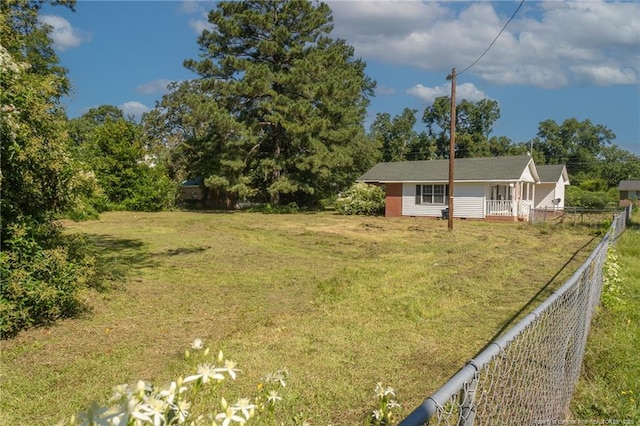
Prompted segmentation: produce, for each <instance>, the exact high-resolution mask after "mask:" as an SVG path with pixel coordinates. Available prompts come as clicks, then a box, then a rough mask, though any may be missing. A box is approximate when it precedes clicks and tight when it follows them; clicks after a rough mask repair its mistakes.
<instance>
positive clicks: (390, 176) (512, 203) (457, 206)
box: [357, 155, 568, 220]
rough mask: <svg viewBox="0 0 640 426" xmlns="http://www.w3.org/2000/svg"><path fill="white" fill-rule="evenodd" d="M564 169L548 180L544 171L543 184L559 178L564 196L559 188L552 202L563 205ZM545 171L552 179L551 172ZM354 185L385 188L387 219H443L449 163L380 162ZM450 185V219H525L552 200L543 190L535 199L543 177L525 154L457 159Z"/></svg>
mask: <svg viewBox="0 0 640 426" xmlns="http://www.w3.org/2000/svg"><path fill="white" fill-rule="evenodd" d="M562 170H564V171H560V170H558V176H556V177H555V178H554V177H551V178H549V179H547V176H546V172H547V170H545V180H553V181H554V182H553V187H554V190H555V185H556V184H558V185H559V184H560V181H561V180H562V184H563V185H562V187H563V189H562V193H561V192H560V190H559V187H558V194H556V193H555V192H554V193H553V197H554V198H553V199H556V198H561V201H564V200H563V199H564V192H563V191H564V184H565V182H566V183H567V184H568V177H567V175H566V169H562ZM548 172H549V176H553V175H555V169H554V170H551V169H550V168H549V170H548ZM357 181H358V182H365V183H370V184H375V185H384V187H385V190H386V198H385V216H387V217H398V216H427V217H442V216H443V215H444V213H445V212H444V210H445V209H446V208H447V206H448V202H449V185H448V181H449V160H428V161H403V162H392V163H379V164H376V165H375V166H374V167H373V168H372V169H371V170H369V171H368V172H366V173H365V174H364V175H362V176H360V178H358V179H357ZM551 183H552V182H545V184H546V185H547V186H551ZM454 184H455V186H454V208H453V215H454V217H457V218H468V219H495V220H528V218H529V213H530V210H531V209H532V208H535V207H536V206H537V205H544V203H545V202H546V201H545V200H546V199H547V197H550V196H551V195H550V191H551V189H550V188H546V187H543V189H542V191H543V194H542V195H541V196H540V197H538V198H536V190H537V188H538V186H540V184H541V179H540V176H539V173H538V168H537V167H536V165H535V163H534V161H533V158H531V156H529V155H519V156H510V157H487V158H461V159H456V160H455V164H454ZM537 199H538V200H539V203H538V204H536V200H537ZM558 205H559V204H558Z"/></svg>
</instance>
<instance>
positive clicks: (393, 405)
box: [387, 399, 400, 410]
mask: <svg viewBox="0 0 640 426" xmlns="http://www.w3.org/2000/svg"><path fill="white" fill-rule="evenodd" d="M387 408H389V409H390V410H393V409H394V408H400V404H398V402H397V401H396V400H395V399H392V400H390V401H389V402H388V403H387Z"/></svg>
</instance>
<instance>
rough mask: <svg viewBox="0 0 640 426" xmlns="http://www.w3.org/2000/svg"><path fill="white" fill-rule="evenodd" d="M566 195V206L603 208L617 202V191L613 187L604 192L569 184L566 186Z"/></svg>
mask: <svg viewBox="0 0 640 426" xmlns="http://www.w3.org/2000/svg"><path fill="white" fill-rule="evenodd" d="M566 197H567V207H588V208H594V209H603V208H607V207H609V206H611V205H614V204H616V203H617V199H618V198H617V197H618V192H617V190H616V189H615V188H612V190H609V191H606V192H605V191H588V190H585V189H582V188H579V187H572V186H570V187H568V188H567V192H566Z"/></svg>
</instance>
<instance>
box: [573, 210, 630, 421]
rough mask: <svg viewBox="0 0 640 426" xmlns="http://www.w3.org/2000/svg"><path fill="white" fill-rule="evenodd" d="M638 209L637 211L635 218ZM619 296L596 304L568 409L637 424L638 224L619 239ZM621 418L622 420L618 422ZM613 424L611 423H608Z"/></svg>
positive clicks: (582, 416) (585, 416) (578, 414)
mask: <svg viewBox="0 0 640 426" xmlns="http://www.w3.org/2000/svg"><path fill="white" fill-rule="evenodd" d="M637 215H638V213H636V216H637ZM615 250H616V252H617V256H618V258H619V262H618V263H619V265H620V276H621V279H622V284H621V286H620V294H619V300H618V301H617V302H613V303H611V305H610V306H607V307H600V308H599V310H598V314H597V315H596V317H595V319H594V321H593V324H592V328H591V332H590V334H589V340H588V341H587V349H586V353H585V359H584V366H583V373H582V378H581V380H580V382H579V383H578V388H577V392H576V396H575V398H574V401H573V403H572V411H573V413H574V416H575V418H576V419H580V420H584V421H587V420H603V421H607V420H612V421H613V420H618V421H619V423H620V424H633V425H636V424H640V222H638V219H637V218H636V221H635V222H632V223H631V226H630V227H629V228H628V229H627V231H626V232H625V233H624V234H623V235H622V237H621V238H620V239H619V240H618V242H617V244H616V246H615ZM622 422H625V423H622ZM611 424H614V423H611Z"/></svg>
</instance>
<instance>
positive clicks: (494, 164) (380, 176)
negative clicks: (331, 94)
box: [357, 155, 538, 183]
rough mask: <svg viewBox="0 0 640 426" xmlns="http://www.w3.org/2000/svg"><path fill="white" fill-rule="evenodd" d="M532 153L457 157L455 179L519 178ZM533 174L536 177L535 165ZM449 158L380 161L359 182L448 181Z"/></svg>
mask: <svg viewBox="0 0 640 426" xmlns="http://www.w3.org/2000/svg"><path fill="white" fill-rule="evenodd" d="M530 162H531V163H533V160H532V158H531V157H530V156H529V155H518V156H511V157H482V158H458V159H456V160H455V164H454V178H455V181H517V180H519V179H520V177H521V176H522V174H523V172H524V170H525V168H526V167H528V165H529V163H530ZM533 169H534V170H533V173H534V178H537V177H538V176H536V171H535V167H534V168H533ZM448 179H449V160H423V161H398V162H391V163H378V164H376V165H375V166H373V168H371V170H369V171H368V172H366V173H365V174H363V175H362V176H360V177H359V178H358V179H357V181H358V182H381V183H385V182H445V181H447V180H448Z"/></svg>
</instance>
